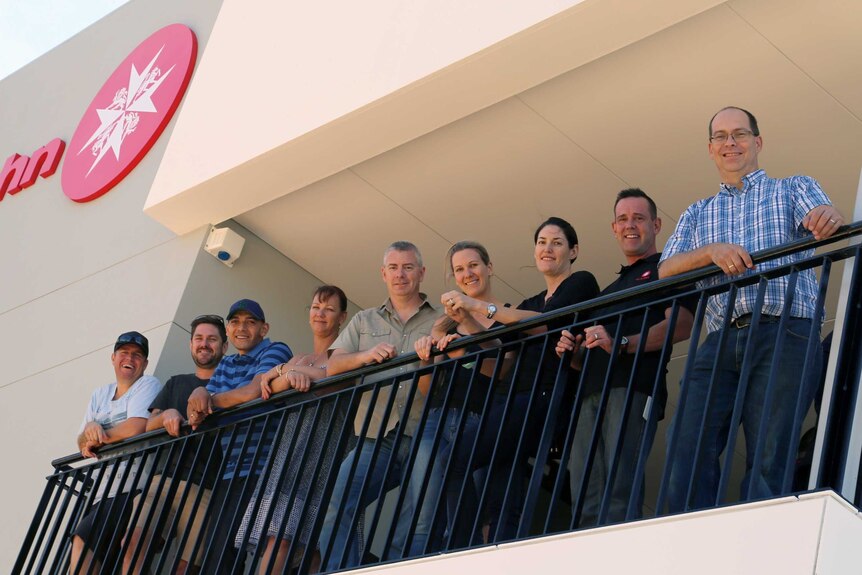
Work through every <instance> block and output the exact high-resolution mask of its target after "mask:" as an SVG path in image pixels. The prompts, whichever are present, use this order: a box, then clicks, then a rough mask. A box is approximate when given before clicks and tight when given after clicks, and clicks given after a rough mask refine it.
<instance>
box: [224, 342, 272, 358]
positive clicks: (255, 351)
mask: <svg viewBox="0 0 862 575" xmlns="http://www.w3.org/2000/svg"><path fill="white" fill-rule="evenodd" d="M269 346H270V341H269V338H268V337H265V338H263V341H261V342H260V343H259V344H257V345H256V346H254V347H253V348H251V351H250V352H248V353H246V354H242V355H240V354H238V353H235V354H233V358H234V361H239V362H243V363H244V362H249V361H256V360H257V356H259V355H260V354H262V353H263V352H264V351H265V350H266V348H268V347H269Z"/></svg>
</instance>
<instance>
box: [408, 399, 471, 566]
mask: <svg viewBox="0 0 862 575" xmlns="http://www.w3.org/2000/svg"><path fill="white" fill-rule="evenodd" d="M462 414H464V428H463V429H462V430H461V434H460V435H459V434H458V425H459V421H460V419H461V415H462ZM478 426H479V416H478V414H476V413H474V412H472V411H467V412H464V411H463V410H462V409H460V408H454V407H452V408H449V409H447V410H445V411H444V410H443V408H441V407H435V408H433V409H431V411H430V412H429V414H428V419H427V421H426V422H425V428H424V429H423V431H422V438H421V440H420V442H419V452H418V453H417V455H416V462H415V464H414V466H413V473H412V474H411V477H410V484H409V487H408V489H409V496H410V499H411V504H412V506H413V508H416V506H417V505H419V503H420V502H419V495H420V491H421V489H422V483H423V482H424V481H425V479H426V474H427V471H428V467H429V465H430V463H431V449H432V447H433V446H434V438H435V436H436V435H437V432H438V429H441V427H442V429H441V431H440V443H439V445H438V446H437V454H436V457H435V458H434V465H433V469H432V470H431V473H430V475H428V477H427V480H428V486H427V487H426V489H425V494H424V497H423V499H422V508H421V510H420V512H419V519H418V523H417V526H416V534H415V535H414V537H413V541H412V543H411V546H410V547H411V549H410V550H411V556H412V555H416V554H419V553H422V552H423V551H424V549H425V544H426V542H427V540H428V537H429V535H430V533H431V527H432V525H431V523H432V521H433V520H434V510H435V509H436V508H437V506H438V505H437V503H438V500H439V498H440V493H441V491H442V488H443V474H444V473H445V472H446V466H447V464H448V463H449V459H450V456H451V454H452V448H453V447H454V446H456V445H458V446H462V445H464V446H469V448H472V446H473V443H474V441H475V439H476V432H477V431H478ZM456 440H457V442H456ZM459 448H460V447H459ZM451 467H452V468H451V470H450V472H449V478H448V480H447V489H446V493H447V498H446V512H447V516H448V518H449V522H448V524H447V528H448V529H451V528H452V516H453V513H454V512H455V508H454V507H453V506H452V501H451V498H450V492H452V491H460V489H461V485H462V484H463V482H464V477H465V475H466V472H465V469H464V466H463V465H461V466H460V467H457V466H456V465H455V462H453V463H452V466H451ZM456 467H457V468H456ZM456 486H457V489H456ZM466 489H467V490H468V491H470V492H471V493H473V492H474V488H473V485H472V481H471V482H470V483H469V484H468V486H467V488H466ZM454 502H455V503H457V495H456V498H455V500H454ZM437 523H438V524H439V521H438V522H437ZM420 526H421V528H422V529H421V530H420ZM420 531H421V537H420ZM433 539H434V540H433V541H432V543H431V547H430V548H429V549H428V551H437V550H438V549H437V548H438V541H437V540H436V539H437V538H436V535H435V536H434V537H433Z"/></svg>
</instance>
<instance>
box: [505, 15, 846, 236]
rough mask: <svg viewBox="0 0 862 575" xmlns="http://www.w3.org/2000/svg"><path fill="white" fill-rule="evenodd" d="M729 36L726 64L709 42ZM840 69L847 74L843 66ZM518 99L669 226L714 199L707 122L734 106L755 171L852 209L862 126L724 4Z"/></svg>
mask: <svg viewBox="0 0 862 575" xmlns="http://www.w3.org/2000/svg"><path fill="white" fill-rule="evenodd" d="M776 11H777V9H776ZM770 14H772V12H770ZM795 30H796V32H797V33H801V31H800V30H799V29H798V28H797V29H795ZM731 32H732V35H733V39H732V47H733V50H732V52H733V54H735V55H737V56H734V57H730V56H729V54H728V51H727V50H726V47H727V44H726V43H722V41H721V40H720V41H716V42H713V41H704V39H712V38H717V39H724V40H723V41H724V42H726V41H728V34H730V33H731ZM855 38H856V40H855V41H856V42H862V40H860V39H859V36H858V35H856V37H855ZM859 50H862V43H860V44H859ZM859 50H857V52H858V51H859ZM842 69H843V70H844V72H845V74H846V72H847V67H846V62H845V64H844V66H843V68H842ZM857 83H858V82H857ZM520 97H521V98H522V99H523V100H524V102H526V103H527V104H528V105H529V106H530V107H532V108H533V109H534V110H536V112H537V113H539V114H541V115H542V116H543V117H544V118H546V119H547V120H548V121H549V122H551V123H552V124H554V125H555V126H557V127H558V128H559V129H560V130H562V131H563V133H565V134H566V135H568V136H569V137H570V138H571V139H572V140H573V141H574V142H576V143H577V144H578V145H580V146H581V147H582V148H583V149H584V150H585V151H586V152H587V153H588V154H590V155H592V156H593V157H596V158H599V159H600V160H601V162H602V163H603V164H604V165H605V166H607V168H608V169H609V170H611V171H612V172H613V173H614V174H616V175H617V176H618V177H619V178H621V179H622V180H624V181H626V182H627V183H629V184H632V185H639V186H642V187H643V188H644V189H645V190H646V191H647V192H649V193H651V194H653V195H654V197H655V199H656V201H657V203H658V204H659V207H660V208H661V210H662V211H663V212H664V214H666V216H667V217H669V219H670V220H671V221H666V224H667V225H672V224H673V222H674V221H675V220H676V219H677V217H678V215H679V214H680V213H681V212H682V211H683V210H684V209H685V208H686V207H687V206H688V205H689V204H690V203H692V202H693V201H695V200H696V199H698V198H701V197H705V196H707V195H711V194H713V193H715V191H716V189H717V180H718V178H717V176H716V172H715V167H714V165H713V163H712V160H711V159H710V158H709V156H708V154H707V133H706V126H707V122H708V120H709V118H710V117H711V116H712V114H713V113H714V112H715V111H717V110H718V109H719V108H720V107H722V106H724V105H729V104H733V105H739V106H743V107H747V108H749V109H750V110H751V111H752V112H753V113H754V114H755V115H757V116H758V120H759V121H760V125H761V130H762V133H763V136H764V151H763V153H762V155H761V158H760V159H761V166H762V167H765V168H767V170H768V172H769V173H770V174H771V175H772V176H774V177H783V176H789V175H793V174H797V173H806V174H808V175H811V176H814V177H816V178H818V179H819V180H820V181H821V183H822V184H823V186H824V189H826V190H827V191H828V192H829V193H830V194H831V195H832V197H833V198H834V199H835V200H836V202H837V205H838V206H839V208H840V209H841V210H842V211H844V213H849V209H850V206H851V205H852V204H851V198H852V196H853V192H854V191H855V187H856V181H857V179H858V158H857V160H856V161H848V160H850V158H849V157H848V156H847V155H846V153H842V152H841V150H846V151H847V153H850V151H851V150H855V149H858V142H860V141H862V123H860V122H859V120H858V118H854V117H853V116H852V115H850V114H849V113H848V111H847V109H846V108H844V107H843V106H841V105H840V104H839V103H838V102H836V101H835V99H834V97H833V96H832V95H831V94H829V93H827V92H826V91H824V89H823V88H822V87H821V86H818V85H817V84H816V83H815V82H813V81H812V80H811V78H810V77H809V76H808V75H806V74H805V73H803V72H802V71H801V70H800V69H799V68H798V66H797V65H796V64H795V63H794V62H793V61H790V60H788V58H787V56H786V55H785V54H783V53H782V52H781V51H780V50H779V49H777V48H776V47H775V46H774V45H772V44H771V43H770V42H769V41H768V40H767V39H766V38H764V37H763V36H762V35H761V34H760V33H759V32H758V31H757V30H753V29H752V28H751V27H750V26H749V25H747V24H746V23H745V22H744V21H743V20H742V19H741V18H740V17H739V16H738V15H737V14H736V13H735V12H734V11H733V10H730V9H729V8H727V7H724V6H723V7H718V8H715V9H713V10H710V11H708V12H706V13H704V14H701V15H699V16H695V17H693V18H691V19H690V20H688V21H686V22H683V23H680V24H678V25H676V26H674V27H672V28H670V29H667V30H664V31H662V32H661V33H659V34H656V35H654V36H652V37H650V38H647V39H645V40H642V41H641V42H638V43H636V44H633V45H631V46H628V47H626V48H625V49H623V50H620V51H618V52H616V53H614V54H611V55H609V56H607V57H605V58H603V59H601V60H599V61H596V62H593V63H591V64H588V65H586V66H583V67H582V68H579V69H577V70H574V71H572V72H570V73H568V74H565V75H563V76H560V77H559V78H557V79H555V80H553V81H551V82H547V83H545V84H543V85H542V86H539V87H537V88H535V89H533V90H530V91H527V92H525V93H524V94H522V95H521V96H520ZM597 111H599V112H600V113H597ZM773 141H781V142H782V144H781V145H772V144H771V142H773Z"/></svg>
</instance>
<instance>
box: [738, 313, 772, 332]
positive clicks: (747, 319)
mask: <svg viewBox="0 0 862 575" xmlns="http://www.w3.org/2000/svg"><path fill="white" fill-rule="evenodd" d="M753 318H754V314H751V313H747V314H745V315H741V316H739V317H738V318H736V319H735V320H733V321H731V322H730V326H731V327H735V328H736V329H742V328H744V327H748V326H750V325H751V324H752V323H753V322H752V321H751V320H752V319H753ZM780 321H781V316H780V315H766V314H760V322H759V323H778V322H780Z"/></svg>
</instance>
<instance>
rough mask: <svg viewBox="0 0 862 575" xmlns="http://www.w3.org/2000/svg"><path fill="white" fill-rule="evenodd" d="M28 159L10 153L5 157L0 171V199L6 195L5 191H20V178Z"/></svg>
mask: <svg viewBox="0 0 862 575" xmlns="http://www.w3.org/2000/svg"><path fill="white" fill-rule="evenodd" d="M29 161H30V158H28V157H27V156H22V155H20V154H12V155H11V156H9V157H8V158H7V159H6V163H5V164H3V171H2V172H0V201H2V200H3V198H4V197H5V196H6V192H9V193H10V194H17V193H18V192H20V191H21V178H22V177H23V176H24V170H25V169H26V168H27V162H29Z"/></svg>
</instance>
